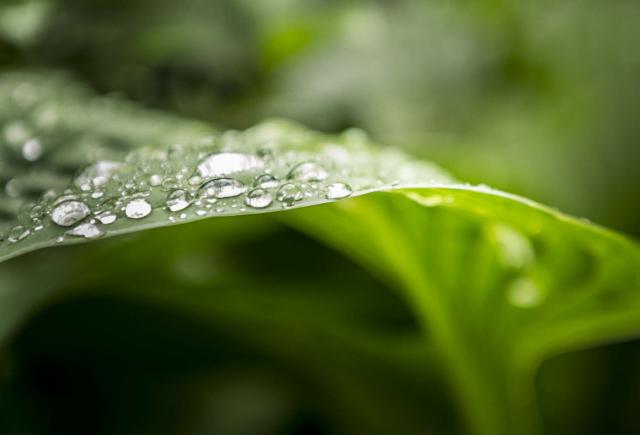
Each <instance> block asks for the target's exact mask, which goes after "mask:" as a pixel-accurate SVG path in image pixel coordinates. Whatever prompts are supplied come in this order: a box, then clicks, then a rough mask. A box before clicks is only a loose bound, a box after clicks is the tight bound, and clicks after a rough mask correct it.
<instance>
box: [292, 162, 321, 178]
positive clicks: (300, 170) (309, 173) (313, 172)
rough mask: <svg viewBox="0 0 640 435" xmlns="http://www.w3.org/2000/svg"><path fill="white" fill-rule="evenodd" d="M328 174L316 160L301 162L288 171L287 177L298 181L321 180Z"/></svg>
mask: <svg viewBox="0 0 640 435" xmlns="http://www.w3.org/2000/svg"><path fill="white" fill-rule="evenodd" d="M328 176H329V173H328V172H327V170H326V169H325V168H323V167H322V166H321V165H319V164H318V163H316V162H302V163H298V164H297V165H296V166H294V167H293V169H291V171H289V174H288V175H287V178H289V179H290V180H300V181H306V182H309V181H323V180H325V179H326V178H327V177H328Z"/></svg>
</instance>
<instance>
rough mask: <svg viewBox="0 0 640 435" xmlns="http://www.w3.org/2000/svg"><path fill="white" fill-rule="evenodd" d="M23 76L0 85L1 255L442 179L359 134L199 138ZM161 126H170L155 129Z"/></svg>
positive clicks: (253, 132) (275, 127)
mask: <svg viewBox="0 0 640 435" xmlns="http://www.w3.org/2000/svg"><path fill="white" fill-rule="evenodd" d="M21 80H22V79H20V80H17V79H15V78H13V79H12V80H4V81H3V80H1V79H0V96H6V97H8V99H9V104H6V105H5V106H4V107H3V108H0V145H1V146H0V182H1V183H4V186H3V187H4V192H3V194H0V248H1V247H2V245H13V244H16V243H18V242H21V241H23V240H25V239H27V238H29V237H35V236H36V235H38V234H44V233H46V238H52V237H53V238H55V240H57V241H58V242H64V241H65V240H67V239H68V238H87V239H92V238H98V237H101V236H103V235H105V234H109V233H113V234H116V233H118V232H126V230H127V228H130V227H132V222H134V221H139V222H144V221H148V222H150V224H149V225H148V226H156V225H161V223H158V222H163V221H165V220H166V221H167V222H176V221H184V220H187V219H194V218H199V217H204V216H210V215H237V214H243V213H251V212H261V211H265V210H269V209H282V208H285V209H286V208H291V207H294V206H303V205H310V204H314V203H320V202H326V201H329V200H338V199H342V198H347V197H349V196H351V195H353V194H357V193H363V192H366V191H370V190H376V189H381V188H385V187H387V188H388V187H390V186H395V185H398V184H399V183H402V182H403V181H407V180H408V181H410V182H417V181H420V180H422V181H427V179H434V178H435V179H448V178H447V175H446V174H444V173H441V172H438V171H437V170H435V169H434V168H433V167H430V166H428V165H418V166H416V165H415V164H414V163H412V161H411V159H410V158H408V157H407V156H406V155H404V154H402V153H400V152H398V151H394V150H389V149H386V150H385V149H380V148H378V147H373V146H371V144H370V143H369V140H368V139H367V137H366V136H365V135H364V134H363V133H362V132H360V131H358V130H350V131H347V132H345V133H344V134H342V135H340V136H325V135H321V134H318V133H314V132H312V131H310V130H307V129H305V128H302V127H300V126H298V125H294V124H291V123H287V122H283V121H272V122H266V123H263V124H260V125H258V126H256V127H254V128H251V129H249V130H246V131H244V132H238V131H229V132H226V133H222V134H219V133H214V132H213V130H208V131H204V133H203V129H202V128H201V126H199V125H195V126H194V125H193V123H190V122H189V121H182V120H175V119H173V118H163V117H161V116H160V117H159V116H158V115H152V114H150V113H152V112H145V111H140V110H139V109H136V110H138V111H137V112H135V111H134V112H132V110H133V109H131V108H129V107H128V106H126V105H125V106H122V105H118V104H114V103H113V102H112V101H111V100H108V99H96V98H92V99H89V100H86V96H85V95H84V94H83V91H82V90H80V91H79V90H77V89H76V88H74V87H71V88H70V90H67V91H66V92H67V94H68V95H67V94H65V95H62V96H61V95H56V96H55V98H54V97H51V95H49V97H47V95H44V96H43V95H42V94H43V93H44V94H46V93H47V92H49V94H51V93H55V92H59V91H57V89H58V88H59V86H58V87H56V86H54V85H55V83H54V84H53V85H51V86H49V88H46V86H45V89H44V90H43V88H42V86H40V87H39V86H37V85H34V83H33V81H31V82H29V81H26V82H25V81H24V80H22V81H21ZM7 81H8V82H9V84H7V83H6V82H7ZM54 90H55V91H54ZM83 98H84V99H83ZM60 101H66V102H65V104H64V110H63V109H61V107H62V105H61V104H60ZM78 101H79V102H80V103H83V104H84V105H83V104H80V103H78ZM74 102H75V103H74ZM74 104H75V105H74ZM7 107H8V109H7ZM3 110H5V112H3ZM111 111H114V112H118V113H119V115H113V116H112V115H111ZM122 112H124V114H123V113H122ZM92 113H93V114H92ZM127 114H130V115H131V116H127ZM109 116H111V118H109ZM98 118H102V119H100V120H98ZM130 118H131V119H130ZM108 120H111V121H113V122H112V123H107V122H106V121H108ZM132 120H133V121H132ZM97 121H101V123H98V122H97ZM159 125H160V126H163V125H164V126H167V127H166V128H165V130H163V131H160V132H159V131H158V128H159V127H157V126H159ZM168 127H171V128H168ZM110 129H111V130H110ZM205 130H206V129H205ZM178 132H181V133H180V134H178ZM180 138H184V140H179V139H180ZM172 139H174V140H172ZM140 143H142V144H146V143H158V144H159V145H158V146H156V147H142V148H136V147H137V146H138V145H139V144H140ZM167 143H169V144H171V145H170V146H168V147H167V146H163V145H162V144H167ZM416 171H418V172H420V171H422V174H421V175H420V176H416ZM425 174H426V175H425ZM44 229H47V231H43V230H44ZM52 235H53V236H52ZM44 238H45V236H42V239H44Z"/></svg>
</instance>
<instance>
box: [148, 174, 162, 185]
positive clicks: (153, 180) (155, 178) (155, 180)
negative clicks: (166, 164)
mask: <svg viewBox="0 0 640 435" xmlns="http://www.w3.org/2000/svg"><path fill="white" fill-rule="evenodd" d="M161 183H162V177H161V176H160V175H159V174H153V175H151V176H150V177H149V184H151V185H152V186H154V187H155V186H159V185H160V184H161Z"/></svg>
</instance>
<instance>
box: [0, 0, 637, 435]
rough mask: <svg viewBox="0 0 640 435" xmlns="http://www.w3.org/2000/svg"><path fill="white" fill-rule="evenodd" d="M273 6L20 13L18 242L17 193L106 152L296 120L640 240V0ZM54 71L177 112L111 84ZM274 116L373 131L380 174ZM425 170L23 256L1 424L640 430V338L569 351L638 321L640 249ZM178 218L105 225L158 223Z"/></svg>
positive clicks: (21, 428) (11, 20) (9, 164)
mask: <svg viewBox="0 0 640 435" xmlns="http://www.w3.org/2000/svg"><path fill="white" fill-rule="evenodd" d="M253 3H254V2H251V3H246V2H195V1H194V2H190V3H189V4H188V7H184V8H180V9H177V8H176V7H175V5H173V4H172V2H162V1H145V2H132V3H128V4H127V5H126V6H125V5H121V6H118V7H116V6H114V5H112V4H109V3H108V2H95V1H83V2H73V4H71V3H69V4H66V2H64V1H50V2H49V1H29V2H8V3H6V4H4V5H3V6H2V14H1V19H0V23H1V25H0V29H1V33H2V35H3V36H2V44H3V47H2V48H4V50H2V56H3V63H4V66H5V69H8V70H11V69H20V70H24V69H25V68H29V69H46V70H47V72H45V73H43V74H39V75H35V76H34V75H29V74H28V75H22V74H20V75H5V76H3V83H4V84H5V87H4V88H3V89H4V90H5V94H4V95H5V97H4V98H3V100H2V101H3V104H2V107H1V108H0V110H2V122H3V155H2V163H3V165H2V168H0V169H1V171H2V172H1V174H2V177H3V180H4V181H3V182H4V183H6V185H5V191H6V192H5V195H4V196H3V197H2V201H0V203H1V206H2V212H1V213H2V222H3V225H4V227H3V232H4V233H5V234H8V232H10V230H11V229H13V228H14V227H15V225H16V221H15V219H16V218H18V221H19V220H20V216H21V212H24V210H23V208H24V207H23V205H24V204H25V201H27V202H29V201H33V200H35V199H37V198H39V195H40V194H41V193H42V192H44V191H45V190H46V189H48V188H51V187H54V188H56V189H63V188H64V187H65V186H67V185H68V183H69V182H70V180H71V178H72V177H73V175H74V174H76V173H77V172H76V171H77V170H78V169H80V168H82V167H84V166H85V165H87V164H90V163H91V162H94V161H96V160H105V159H107V160H111V159H113V160H118V161H121V160H122V161H124V160H127V161H130V159H131V158H129V159H127V157H126V156H127V155H131V154H129V153H130V152H131V151H133V152H134V154H133V155H140V154H136V153H139V152H142V154H141V155H142V156H144V155H145V154H144V153H145V152H146V151H135V149H137V148H140V147H142V149H148V148H149V147H151V148H153V149H158V150H168V149H171V148H170V146H171V145H172V144H175V143H176V142H193V141H197V140H200V139H202V138H203V137H218V135H221V133H219V132H221V131H224V130H226V129H227V128H228V127H241V128H245V127H248V126H251V125H253V124H255V123H256V122H257V121H259V120H262V119H263V118H265V117H268V116H273V115H279V116H286V117H289V118H295V119H299V120H301V121H303V122H304V123H305V124H307V125H310V126H313V127H316V128H321V129H324V130H330V131H338V130H342V129H343V128H345V127H351V126H361V127H365V128H366V130H368V131H370V132H371V133H372V135H373V137H374V138H375V139H380V140H382V141H384V142H388V143H394V144H396V145H399V146H403V147H405V148H407V149H410V150H412V152H414V153H417V154H422V155H426V156H429V157H430V158H431V159H433V160H436V161H438V162H441V163H443V164H444V165H445V166H446V167H448V168H450V169H452V170H453V172H454V173H455V174H456V175H457V176H458V177H459V178H460V179H463V180H469V181H475V182H486V183H490V184H491V185H492V186H497V187H500V188H502V189H506V190H509V191H514V192H517V193H522V194H525V195H527V196H529V197H532V198H535V199H539V200H543V201H544V202H547V203H549V204H551V205H555V206H559V207H561V208H562V209H563V210H566V211H570V212H573V213H575V214H578V215H581V216H587V217H590V218H592V219H595V220H596V221H598V222H600V223H604V224H607V225H610V226H613V227H615V228H618V229H621V230H625V231H627V232H630V233H636V234H637V230H638V229H637V218H638V213H637V209H636V207H635V202H636V201H635V196H636V195H635V191H636V187H637V179H636V171H634V168H635V165H636V164H637V163H638V156H637V147H636V146H635V141H636V137H637V135H636V134H635V133H636V132H635V128H636V123H635V120H634V118H633V113H634V111H633V109H634V108H635V107H636V106H637V104H638V99H637V98H635V96H634V92H633V89H632V87H630V83H632V80H633V72H634V71H635V70H634V68H635V65H636V64H637V59H636V58H635V57H634V55H633V53H634V51H633V50H629V49H628V48H627V47H629V46H631V45H632V44H633V40H634V36H635V32H636V28H637V26H635V24H636V18H635V17H637V14H635V11H636V9H637V8H636V7H635V5H634V4H633V3H625V2H623V3H616V4H611V5H606V6H602V7H601V8H599V9H598V12H597V13H596V12H594V9H593V8H591V7H589V5H588V4H587V3H584V4H571V5H569V4H566V5H561V6H558V5H554V7H549V5H545V4H542V3H541V4H538V3H536V5H528V6H516V5H509V4H507V5H502V6H500V7H497V6H495V5H493V4H491V3H490V2H485V3H479V4H478V5H477V6H474V7H469V6H462V5H456V4H448V5H447V6H442V5H438V4H435V3H429V2H394V4H393V5H386V4H380V3H375V2H356V3H349V4H343V3H338V2H336V3H324V4H312V3H309V4H305V5H304V6H298V5H293V4H288V3H287V2H269V3H267V4H264V3H262V4H260V5H256V4H253ZM603 17H604V18H607V20H610V21H612V22H613V21H615V22H616V25H615V26H609V25H606V24H601V23H603V22H605V21H606V22H607V23H608V22H609V21H607V20H605V19H604V18H603ZM596 19H597V20H598V25H593V24H592V22H593V21H594V20H596ZM587 30H589V31H590V33H589V35H590V36H589V37H584V33H585V32H586V31H587ZM621 53H624V55H622V54H621ZM52 68H53V69H58V70H60V69H64V70H66V71H67V73H69V72H70V73H71V74H73V75H74V76H75V77H77V78H79V79H80V80H82V81H84V82H88V83H89V84H91V86H92V87H93V88H94V89H96V90H97V91H98V92H101V93H106V92H114V91H116V92H120V93H124V94H125V95H126V96H127V98H128V99H134V100H139V101H142V102H144V103H145V104H146V105H148V106H151V107H156V108H161V109H164V110H165V111H166V112H172V113H174V114H180V115H182V117H178V116H174V115H164V114H161V113H158V112H146V111H143V110H140V109H138V108H136V107H133V106H131V105H129V104H127V103H123V102H119V101H118V100H117V99H113V98H110V99H106V100H105V99H102V100H96V99H94V98H93V97H92V94H91V92H88V91H86V90H83V88H82V87H77V86H75V85H67V84H65V83H67V82H66V81H65V80H64V79H60V78H57V77H59V75H58V73H57V72H53V71H52ZM18 82H25V83H31V86H36V87H37V88H38V86H40V85H41V84H43V83H44V84H45V85H46V84H48V86H49V87H47V86H44V87H42V88H38V89H45V90H46V89H49V91H47V92H45V93H44V95H42V94H39V95H37V98H35V99H34V101H32V103H35V104H36V106H37V108H38V109H40V110H32V108H31V107H28V108H25V107H27V106H28V104H27V106H25V107H21V104H22V103H24V101H25V98H26V101H27V103H28V102H29V99H30V98H31V97H29V92H26V93H25V92H17V95H18V98H17V100H16V101H14V102H12V101H13V99H15V97H16V92H15V91H16V90H18V91H20V90H24V89H25V88H24V87H22V88H21V87H20V86H18V85H19V83H18ZM27 89H28V87H27ZM64 90H67V91H64ZM20 95H22V97H21V96H20ZM25 95H26V97H25ZM21 102H22V103H21ZM45 109H51V110H49V111H50V112H54V113H56V114H58V115H59V119H58V121H59V120H62V125H63V127H60V124H55V123H54V124H47V119H49V118H47V116H46V115H47V110H45ZM89 109H90V110H89ZM185 117H187V118H189V119H199V121H186V120H185ZM43 120H44V121H43ZM212 121H213V123H214V125H215V127H212V126H211V124H212ZM42 122H44V124H42ZM16 123H17V124H16ZM16 125H18V126H22V127H24V128H27V129H28V128H33V129H34V130H35V132H34V133H35V134H37V135H38V137H39V139H41V141H42V143H41V144H40V145H41V146H42V147H43V150H44V151H43V154H42V156H39V157H38V158H36V159H34V161H30V160H29V159H26V161H25V155H24V148H23V145H24V143H23V142H24V141H21V140H18V141H17V143H15V144H14V143H12V141H11V138H12V137H14V136H15V135H13V136H12V135H11V134H7V132H9V133H11V132H14V133H15V132H16V131H18V130H19V129H16V128H15V126H16ZM269 125H271V124H263V126H269ZM274 125H276V126H277V127H276V128H277V129H278V131H280V134H281V136H280V137H281V138H282V139H281V142H283V143H288V145H287V146H291V145H293V144H296V146H301V143H302V149H306V147H309V148H308V149H306V151H307V152H309V153H311V154H309V155H308V156H307V157H310V158H313V159H316V158H318V159H319V158H320V155H319V154H315V153H317V152H318V149H321V147H320V148H318V147H317V146H320V145H322V144H323V143H325V142H327V141H328V142H336V143H338V145H339V146H340V147H347V149H348V146H349V141H354V140H356V141H360V142H361V143H362V145H363V146H364V147H365V148H364V149H366V150H371V151H370V152H371V154H370V157H369V160H367V164H366V165H363V166H364V171H365V172H367V171H370V172H368V174H360V177H361V178H360V180H362V179H368V178H370V182H371V183H373V182H374V181H377V180H373V179H374V178H377V175H378V171H379V170H380V168H381V167H383V166H384V165H383V164H382V163H384V162H385V161H386V159H385V157H384V156H382V154H381V153H382V152H383V151H380V150H379V149H378V148H377V146H375V145H373V144H371V143H370V140H368V139H365V138H364V137H363V136H362V135H361V133H358V132H353V131H352V132H351V133H347V134H345V135H344V136H341V137H332V136H323V135H320V134H317V133H311V132H308V131H307V130H304V129H302V128H301V127H297V126H295V125H290V124H286V123H285V124H274ZM10 127H11V128H10ZM47 128H49V129H48V130H47ZM263 128H265V127H263ZM259 129H260V128H259V127H258V128H257V129H253V130H250V131H248V132H247V133H241V134H240V136H239V137H244V136H243V135H246V136H247V137H252V136H251V135H252V134H253V133H251V131H253V132H255V131H259ZM236 134H237V133H234V134H233V135H236ZM227 136H228V135H227ZM220 137H222V136H220ZM233 137H235V136H233ZM300 137H305V138H306V139H305V140H303V141H301V140H299V139H300ZM29 138H30V139H31V137H29ZM296 138H297V139H296ZM248 141H249V142H251V141H250V140H248ZM232 142H233V141H232ZM233 143H234V144H235V145H233V146H237V147H238V149H242V148H241V147H242V146H244V145H243V144H242V141H239V142H237V143H235V142H233ZM368 152H369V151H367V153H368ZM385 152H386V151H385ZM385 156H386V155H385ZM144 160H145V159H144V158H142V161H143V162H144ZM134 161H135V159H134ZM375 162H380V164H379V165H378V164H377V163H375ZM352 164H353V163H352ZM347 166H349V165H347ZM127 167H128V166H127ZM339 167H340V166H339V165H337V166H335V168H339ZM427 168H428V169H427V173H428V174H430V175H429V176H426V177H425V176H424V175H425V174H426V173H425V172H420V171H418V172H417V173H416V172H415V171H413V172H410V174H409V175H410V176H408V177H406V178H405V179H404V184H405V185H408V184H410V183H411V182H412V181H413V183H417V184H419V185H420V186H422V188H420V189H416V190H411V189H409V190H398V191H397V192H395V193H376V194H372V195H370V196H364V197H358V198H352V199H348V200H344V201H340V202H338V203H335V204H329V205H316V206H314V207H311V208H305V209H300V210H292V211H286V212H278V213H274V214H267V215H260V216H254V217H230V218H215V219H207V220H204V221H202V222H199V223H191V224H189V225H186V226H179V227H175V228H166V229H158V230H154V231H151V232H144V233H136V234H132V235H130V236H126V237H123V238H116V239H109V240H105V241H100V242H96V243H92V244H89V245H86V246H79V247H58V248H55V249H52V250H45V251H39V252H36V253H33V254H30V255H28V256H25V257H21V258H18V259H15V260H11V261H10V262H7V263H4V266H3V272H2V280H3V281H2V282H3V285H2V288H3V301H4V303H3V308H2V310H3V313H6V314H3V320H2V333H3V334H4V337H5V344H4V347H3V349H4V351H3V354H2V355H3V359H2V373H3V375H2V376H3V377H2V379H3V381H2V392H1V393H0V394H1V399H0V412H1V413H2V416H3V418H1V419H0V420H1V421H2V423H0V424H2V425H4V426H5V427H6V429H5V432H6V431H9V433H12V431H17V433H25V432H26V433H29V432H32V433H43V432H44V433H47V432H52V433H53V432H62V431H63V432H65V433H69V432H74V431H76V432H79V433H87V432H91V433H94V432H97V431H102V432H105V433H118V432H121V433H127V432H131V433H140V432H167V433H171V432H180V433H184V432H185V431H190V432H192V433H260V431H262V432H263V433H274V432H275V433H282V432H290V433H298V432H301V433H304V432H313V431H315V432H319V433H361V432H362V431H367V432H377V433H396V432H400V433H425V432H426V433H429V432H433V433H456V432H460V433H465V432H470V431H471V432H474V431H475V432H477V433H526V431H529V432H531V433H537V432H538V431H545V432H547V433H556V432H557V433H572V432H575V433H611V432H616V433H635V432H636V431H637V418H634V415H635V413H634V406H633V404H634V392H635V391H636V390H637V388H635V386H636V379H637V373H636V369H635V366H637V364H635V361H636V359H635V355H636V354H637V352H636V344H635V342H633V341H631V342H626V343H625V344H618V345H609V346H606V347H598V348H595V349H593V350H589V351H584V350H582V351H579V352H578V351H577V350H578V349H584V348H591V347H592V346H594V345H597V344H602V343H607V342H612V341H620V340H623V339H625V340H627V339H629V338H632V337H634V336H635V335H636V334H637V320H636V318H637V317H638V316H637V308H636V306H637V302H636V301H635V300H636V299H637V298H636V296H635V292H637V288H638V274H637V271H638V267H637V265H638V253H637V247H636V245H635V244H634V242H629V241H628V240H626V239H624V238H622V237H620V236H618V235H615V234H613V233H610V232H608V231H604V230H600V229H598V228H594V227H591V226H589V225H586V224H584V223H581V222H578V221H575V220H572V219H569V218H566V217H565V216H564V215H559V214H557V213H556V212H553V211H549V210H546V209H544V208H540V207H539V206H537V205H536V204H534V203H529V202H527V201H523V200H520V199H518V198H514V197H510V196H504V195H503V194H501V193H499V192H496V191H492V190H487V189H486V188H472V187H469V186H464V185H459V184H457V183H456V182H455V181H454V180H453V179H452V178H451V177H449V176H447V175H446V174H444V173H443V172H442V171H440V170H438V169H437V168H435V167H433V166H431V165H428V166H427ZM125 169H126V168H125ZM433 171H436V172H435V173H437V174H438V177H440V176H442V177H444V178H438V180H436V181H438V182H437V183H434V180H432V179H431V175H433V174H434V172H433ZM125 172H126V171H125ZM386 172H392V171H386ZM402 172H403V173H404V171H402ZM421 174H422V175H421ZM400 175H401V174H398V175H397V176H400ZM123 176H124V175H123ZM412 177H413V178H412ZM9 181H12V183H7V182H9ZM343 181H346V182H349V183H351V184H354V186H355V185H356V184H357V181H356V180H355V179H351V178H350V177H347V178H345V179H344V180H343ZM386 181H388V184H385V183H384V182H382V183H381V184H380V185H378V186H377V187H376V188H377V189H380V188H382V189H386V187H390V186H392V185H393V184H394V183H393V181H394V180H391V179H389V180H386ZM7 186H8V187H7ZM374 187H375V186H374ZM424 187H427V188H428V190H424V189H423V188H424ZM356 192H358V189H356ZM319 202H324V201H319ZM157 213H160V216H159V218H158V219H157V220H156V218H155V217H153V219H152V218H149V219H150V220H145V221H140V222H139V223H137V224H136V223H134V222H133V221H127V220H126V219H125V218H122V219H120V220H118V224H117V225H121V226H120V227H110V228H114V230H113V234H119V233H127V232H130V231H133V230H136V229H142V228H144V227H148V226H150V225H148V224H147V223H145V222H152V221H153V222H155V223H154V224H153V225H151V226H156V225H166V223H167V219H166V218H167V216H166V215H163V214H162V213H165V212H164V211H163V210H162V207H158V209H157ZM222 214H224V213H222ZM232 214H233V212H232ZM154 216H156V215H154ZM28 218H29V219H30V218H31V216H30V215H29V216H28ZM160 218H161V219H160ZM194 218H195V217H194ZM191 219H192V217H189V218H188V220H191ZM115 228H117V230H116V229H115ZM105 229H106V227H105ZM43 231H44V232H39V233H38V234H39V236H37V237H40V239H39V240H38V243H34V242H32V241H34V240H36V239H35V238H34V237H36V236H34V235H30V236H29V237H27V238H26V239H24V240H21V241H19V242H17V243H9V241H8V240H5V243H4V244H3V246H2V247H1V248H0V249H4V250H5V254H6V255H7V256H12V255H15V254H17V253H18V251H20V250H28V249H32V248H35V247H37V246H44V245H48V244H51V243H54V244H55V240H56V237H58V236H59V235H60V234H64V231H67V230H66V229H60V228H56V227H55V226H47V228H46V229H45V230H43ZM106 232H107V233H110V232H111V230H109V231H106ZM54 235H55V237H54ZM37 237H36V238H37ZM7 239H8V237H7ZM80 240H82V238H74V237H68V238H67V239H66V241H67V242H74V241H80ZM32 243H33V244H32ZM374 254H375V255H374ZM34 271H35V272H37V273H34ZM43 277H46V278H45V279H43ZM36 314H37V315H36ZM34 316H35V317H34ZM567 352H568V353H567ZM559 354H562V355H563V356H560V357H558V356H556V355H559ZM550 358H552V359H550ZM544 361H547V362H546V363H545V364H544V365H543V366H542V369H540V364H542V363H543V362H544Z"/></svg>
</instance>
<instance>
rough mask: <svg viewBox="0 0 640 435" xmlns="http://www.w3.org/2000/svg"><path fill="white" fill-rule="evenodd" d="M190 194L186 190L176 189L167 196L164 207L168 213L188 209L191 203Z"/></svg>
mask: <svg viewBox="0 0 640 435" xmlns="http://www.w3.org/2000/svg"><path fill="white" fill-rule="evenodd" d="M192 200H193V199H192V198H191V194H190V193H189V192H187V191H186V190H182V189H177V190H174V191H173V192H171V193H170V194H169V195H168V196H167V202H166V206H167V208H168V209H169V210H170V211H174V212H175V211H180V210H184V209H185V208H187V207H189V206H190V205H191V202H192Z"/></svg>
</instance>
